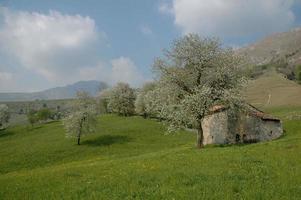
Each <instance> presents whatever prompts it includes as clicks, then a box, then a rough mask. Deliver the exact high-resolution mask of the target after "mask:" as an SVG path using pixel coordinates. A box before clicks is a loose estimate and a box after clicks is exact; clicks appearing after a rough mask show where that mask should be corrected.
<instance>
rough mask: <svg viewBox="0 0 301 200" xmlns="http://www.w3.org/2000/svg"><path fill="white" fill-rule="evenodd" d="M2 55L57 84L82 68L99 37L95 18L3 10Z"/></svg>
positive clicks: (56, 13) (0, 32)
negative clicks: (71, 72)
mask: <svg viewBox="0 0 301 200" xmlns="http://www.w3.org/2000/svg"><path fill="white" fill-rule="evenodd" d="M0 12H1V17H2V18H3V24H2V26H1V28H0V45H1V48H2V52H5V53H6V54H7V56H10V57H13V58H14V59H16V61H17V62H18V63H19V65H20V66H21V67H24V68H26V69H28V70H32V71H34V72H36V73H38V74H40V75H42V76H44V77H45V78H47V79H48V80H49V81H58V80H60V79H61V78H62V77H65V75H66V74H68V73H70V71H72V70H73V69H76V68H78V67H81V65H83V64H84V63H85V62H86V61H87V60H88V59H90V58H91V57H89V56H87V57H85V56H86V55H87V54H85V52H88V51H89V50H90V49H91V47H93V44H94V43H95V42H96V41H97V39H98V36H99V35H100V34H98V33H97V32H96V26H95V22H94V20H93V19H91V18H90V17H83V16H80V15H63V14H61V13H60V12H56V11H50V12H49V14H47V15H46V14H41V13H37V12H17V11H11V10H9V9H6V8H5V9H3V8H2V9H1V11H0Z"/></svg>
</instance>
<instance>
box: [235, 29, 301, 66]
mask: <svg viewBox="0 0 301 200" xmlns="http://www.w3.org/2000/svg"><path fill="white" fill-rule="evenodd" d="M238 52H239V53H240V54H242V55H246V56H248V57H249V58H250V59H251V61H252V62H253V63H254V64H257V65H262V64H268V63H270V62H273V60H275V59H277V58H287V61H288V63H289V64H292V65H295V64H297V63H301V28H295V29H293V30H291V31H288V32H283V33H275V34H272V35H270V36H267V37H265V38H263V39H262V40H259V41H257V42H255V43H254V44H251V45H248V46H246V47H243V48H240V49H239V50H238Z"/></svg>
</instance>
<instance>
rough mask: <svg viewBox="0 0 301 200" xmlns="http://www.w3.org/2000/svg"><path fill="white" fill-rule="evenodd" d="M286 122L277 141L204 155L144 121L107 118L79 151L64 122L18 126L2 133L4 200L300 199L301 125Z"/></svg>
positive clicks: (190, 138)
mask: <svg viewBox="0 0 301 200" xmlns="http://www.w3.org/2000/svg"><path fill="white" fill-rule="evenodd" d="M298 109H299V112H300V113H301V108H298ZM298 109H297V108H294V110H295V111H296V110H298ZM286 110H288V109H274V110H271V112H273V113H275V114H276V115H278V116H279V117H282V118H283V117H284V116H285V115H283V113H285V111H286ZM283 119H285V121H284V128H285V130H286V133H285V135H284V136H283V137H281V138H280V139H278V140H275V141H271V142H263V143H257V144H249V145H231V146H208V147H206V148H205V149H202V150H197V149H195V148H194V140H195V135H193V133H190V132H184V131H183V132H179V133H177V134H175V135H164V132H165V127H164V126H163V125H162V124H160V123H159V122H157V121H155V120H149V119H148V120H145V119H143V118H141V117H129V118H123V117H117V116H114V115H105V116H102V117H100V118H99V123H98V128H97V133H95V134H93V135H89V136H87V137H85V138H83V140H82V145H80V146H78V145H76V140H75V139H68V138H65V136H64V130H63V127H62V125H61V122H53V123H49V124H46V125H42V126H37V127H35V128H33V129H32V128H27V127H26V126H16V127H12V128H9V129H7V130H5V131H2V132H0V147H1V148H0V188H1V189H0V199H300V197H301V156H300V152H301V120H299V119H293V118H292V119H286V118H283Z"/></svg>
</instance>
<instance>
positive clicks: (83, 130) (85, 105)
mask: <svg viewBox="0 0 301 200" xmlns="http://www.w3.org/2000/svg"><path fill="white" fill-rule="evenodd" d="M73 108H74V109H73V111H72V112H71V113H70V114H69V115H68V116H67V117H66V118H65V119H64V120H63V124H64V126H65V129H66V136H67V137H76V138H77V144H78V145H80V139H81V136H82V135H86V134H89V133H93V132H94V131H95V125H96V103H95V99H93V98H92V97H90V96H89V95H88V94H87V93H85V92H80V93H78V94H77V100H76V101H75V104H74V107H73Z"/></svg>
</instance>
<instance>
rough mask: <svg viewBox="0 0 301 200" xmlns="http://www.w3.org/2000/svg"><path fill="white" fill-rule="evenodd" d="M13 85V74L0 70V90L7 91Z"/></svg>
mask: <svg viewBox="0 0 301 200" xmlns="http://www.w3.org/2000/svg"><path fill="white" fill-rule="evenodd" d="M12 85H13V74H12V73H9V72H1V71H0V90H2V91H7V89H8V88H9V87H11V86H12Z"/></svg>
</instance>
